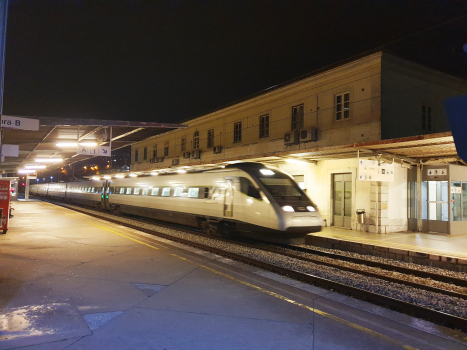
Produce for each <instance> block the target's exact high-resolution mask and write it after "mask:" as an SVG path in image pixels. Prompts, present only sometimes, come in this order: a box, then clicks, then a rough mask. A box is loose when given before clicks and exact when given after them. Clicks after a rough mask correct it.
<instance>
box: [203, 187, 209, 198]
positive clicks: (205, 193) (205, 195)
mask: <svg viewBox="0 0 467 350" xmlns="http://www.w3.org/2000/svg"><path fill="white" fill-rule="evenodd" d="M204 198H209V187H205V188H204Z"/></svg>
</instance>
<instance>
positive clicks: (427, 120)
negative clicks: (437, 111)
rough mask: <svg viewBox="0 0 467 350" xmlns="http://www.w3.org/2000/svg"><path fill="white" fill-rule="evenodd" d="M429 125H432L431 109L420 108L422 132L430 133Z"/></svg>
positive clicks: (427, 107)
mask: <svg viewBox="0 0 467 350" xmlns="http://www.w3.org/2000/svg"><path fill="white" fill-rule="evenodd" d="M431 125H432V114H431V107H429V106H422V130H423V131H431V130H432V129H431Z"/></svg>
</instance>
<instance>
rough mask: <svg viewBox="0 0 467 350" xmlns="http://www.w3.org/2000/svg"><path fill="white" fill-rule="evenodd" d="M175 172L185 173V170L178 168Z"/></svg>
mask: <svg viewBox="0 0 467 350" xmlns="http://www.w3.org/2000/svg"><path fill="white" fill-rule="evenodd" d="M177 173H179V174H185V173H186V170H183V169H178V170H177Z"/></svg>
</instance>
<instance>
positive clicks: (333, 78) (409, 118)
mask: <svg viewBox="0 0 467 350" xmlns="http://www.w3.org/2000/svg"><path fill="white" fill-rule="evenodd" d="M466 91H467V84H466V81H465V80H462V79H458V78H454V77H451V76H449V75H446V74H443V73H440V72H437V71H434V70H431V69H428V68H426V67H423V66H420V65H417V64H414V63H412V62H409V61H406V60H403V59H400V58H398V57H396V56H394V55H391V54H388V53H385V52H378V53H374V54H370V55H367V56H364V57H361V58H359V59H355V60H352V61H349V62H347V63H342V64H340V65H336V66H332V67H327V68H326V69H322V70H320V71H317V72H313V73H310V74H309V75H305V76H303V77H300V78H297V79H295V80H293V81H290V82H286V83H284V84H281V85H278V86H275V87H273V88H271V89H268V90H266V91H263V92H261V93H258V94H256V95H254V96H251V97H249V98H247V99H244V100H242V101H238V102H236V103H234V104H231V105H229V106H226V107H224V108H221V109H218V110H216V111H213V112H212V113H208V114H206V115H203V116H200V117H198V118H194V119H191V120H188V121H186V122H184V124H186V125H187V126H188V127H187V128H186V129H183V130H174V131H170V132H167V133H164V134H161V135H158V136H155V137H152V138H149V139H146V140H144V141H142V142H139V143H136V144H134V145H133V146H132V151H131V155H132V161H131V171H133V172H142V171H148V170H163V169H170V168H171V167H193V166H194V167H203V166H205V167H206V166H210V165H212V164H219V163H225V162H234V161H248V160H260V161H263V162H266V163H269V164H272V165H274V166H276V167H279V168H281V169H283V170H285V171H287V172H289V173H290V174H291V175H293V176H294V177H295V179H296V181H297V182H298V183H299V184H300V186H302V187H303V188H305V189H306V190H307V193H308V195H309V196H310V197H311V198H312V200H313V201H315V202H316V204H317V205H318V207H319V208H320V211H321V213H322V215H323V217H324V218H325V220H326V224H327V225H333V226H339V227H345V228H349V229H356V230H363V231H369V232H381V233H385V232H397V231H404V230H407V229H408V218H409V215H408V212H409V207H408V193H409V192H408V170H407V169H408V168H409V167H410V166H411V164H410V162H409V163H407V162H406V161H404V160H403V159H400V157H399V158H398V163H397V164H393V165H392V166H393V168H391V169H393V172H394V174H393V175H394V176H393V181H390V182H385V181H383V182H381V181H368V180H367V181H363V180H361V179H359V178H358V168H359V157H358V155H360V156H361V158H362V159H363V158H365V159H366V158H369V157H373V158H374V159H376V160H377V161H378V162H379V163H378V164H380V163H382V164H386V163H387V164H389V163H390V158H391V155H390V154H389V155H388V154H385V155H384V157H383V158H384V159H381V154H380V155H379V158H378V155H377V153H376V154H375V152H372V153H371V152H370V153H368V152H367V151H368V150H367V149H366V148H365V145H375V144H383V143H385V142H386V141H387V142H388V143H392V144H394V143H396V144H397V142H398V139H400V138H409V137H413V136H416V135H431V134H439V133H443V132H448V131H449V125H448V122H447V119H446V117H445V114H444V108H443V101H444V99H445V98H447V97H452V96H457V95H461V94H465V92H466ZM352 145H354V146H355V145H359V147H357V148H356V149H353V150H352V152H350V153H349V152H348V150H349V147H350V146H352ZM365 152H366V153H365ZM318 153H319V157H313V154H318ZM375 155H376V158H375ZM411 162H412V165H413V163H414V160H413V159H412V160H411ZM466 196H467V194H466ZM466 198H467V197H466ZM357 209H363V210H364V211H365V214H364V220H363V223H361V222H360V223H359V221H358V216H357V214H356V213H357ZM360 212H361V211H360Z"/></svg>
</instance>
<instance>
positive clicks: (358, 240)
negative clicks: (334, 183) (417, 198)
mask: <svg viewBox="0 0 467 350" xmlns="http://www.w3.org/2000/svg"><path fill="white" fill-rule="evenodd" d="M313 236H319V237H324V238H333V237H344V238H346V241H347V242H354V243H362V242H376V243H379V244H381V243H386V245H385V246H384V248H394V249H397V248H395V247H391V246H389V244H394V245H396V246H401V247H410V248H417V249H418V251H419V252H420V250H426V251H428V252H431V253H436V252H446V253H452V254H460V256H461V257H465V254H463V253H460V252H454V251H452V250H443V249H435V248H428V247H417V246H414V245H410V244H403V243H393V242H387V241H378V240H374V239H368V238H360V237H358V238H356V237H352V236H350V237H349V236H345V235H338V234H336V233H331V234H323V235H316V234H315V235H313ZM353 238H354V239H353Z"/></svg>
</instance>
